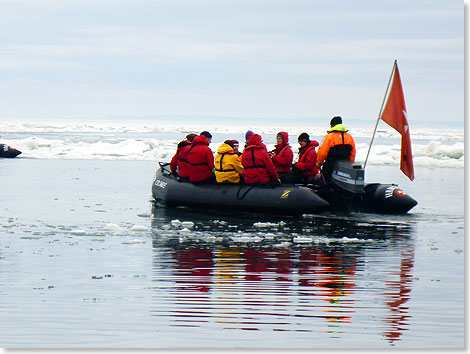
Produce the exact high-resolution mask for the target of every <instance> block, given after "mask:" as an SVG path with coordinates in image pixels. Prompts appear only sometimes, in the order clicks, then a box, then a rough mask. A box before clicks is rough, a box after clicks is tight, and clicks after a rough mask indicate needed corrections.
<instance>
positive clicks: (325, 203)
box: [152, 161, 418, 215]
mask: <svg viewBox="0 0 470 354" xmlns="http://www.w3.org/2000/svg"><path fill="white" fill-rule="evenodd" d="M152 197H153V200H154V202H155V203H156V204H158V205H163V206H165V207H188V208H195V209H198V210H208V211H209V210H212V211H213V210H216V211H217V210H221V211H230V212H237V211H241V212H252V213H269V214H282V215H302V214H316V213H321V212H324V211H341V212H344V211H345V212H368V213H384V214H403V213H407V212H408V211H409V210H410V209H412V208H413V207H414V206H416V205H417V204H418V203H417V201H416V200H415V199H413V198H412V197H411V196H409V195H408V194H406V193H405V192H404V191H403V190H401V189H399V188H398V186H396V185H394V184H380V183H370V184H364V169H363V168H362V167H361V166H360V165H354V164H351V163H350V162H348V161H338V162H337V163H336V165H335V168H334V170H333V174H332V182H331V183H328V184H324V185H313V184H309V185H297V184H294V185H292V184H285V185H284V184H282V185H280V186H276V187H268V186H261V185H249V184H228V183H227V184H225V183H218V184H193V183H191V182H186V181H179V179H178V177H177V176H174V175H173V174H171V171H170V169H169V164H168V163H160V168H159V169H158V170H157V171H156V173H155V178H154V181H153V184H152Z"/></svg>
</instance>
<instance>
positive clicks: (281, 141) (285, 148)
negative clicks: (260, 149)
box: [270, 132, 294, 182]
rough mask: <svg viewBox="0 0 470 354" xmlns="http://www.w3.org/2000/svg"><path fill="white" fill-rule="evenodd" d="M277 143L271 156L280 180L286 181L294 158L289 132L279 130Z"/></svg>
mask: <svg viewBox="0 0 470 354" xmlns="http://www.w3.org/2000/svg"><path fill="white" fill-rule="evenodd" d="M276 143H277V144H276V145H275V146H274V148H275V149H274V151H272V152H271V153H270V156H271V159H272V160H273V163H274V166H275V167H276V171H277V173H278V175H279V178H280V180H281V181H283V182H284V181H285V180H286V177H287V176H288V175H289V173H290V171H291V168H292V160H293V159H294V153H293V152H292V149H291V147H290V145H289V134H287V132H279V133H278V134H277V136H276Z"/></svg>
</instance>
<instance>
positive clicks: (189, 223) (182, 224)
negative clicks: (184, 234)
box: [181, 221, 194, 227]
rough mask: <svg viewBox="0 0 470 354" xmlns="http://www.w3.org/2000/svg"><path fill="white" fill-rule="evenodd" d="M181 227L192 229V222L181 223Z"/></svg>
mask: <svg viewBox="0 0 470 354" xmlns="http://www.w3.org/2000/svg"><path fill="white" fill-rule="evenodd" d="M181 226H183V227H193V226H194V223H193V222H192V221H183V222H182V223H181Z"/></svg>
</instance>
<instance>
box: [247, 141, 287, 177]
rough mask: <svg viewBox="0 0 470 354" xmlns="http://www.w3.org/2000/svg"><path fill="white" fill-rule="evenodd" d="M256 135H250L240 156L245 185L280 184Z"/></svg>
mask: <svg viewBox="0 0 470 354" xmlns="http://www.w3.org/2000/svg"><path fill="white" fill-rule="evenodd" d="M262 141H263V140H262V138H261V136H260V135H258V134H254V133H253V134H251V136H250V138H249V139H248V146H247V147H246V148H245V150H244V151H243V154H242V163H243V167H244V168H245V171H244V172H243V176H244V178H245V183H249V184H272V185H276V184H280V183H281V181H280V179H279V176H278V174H277V171H276V167H275V166H274V164H273V161H272V160H271V157H270V156H269V154H268V151H267V150H266V146H265V145H264V144H263V142H262Z"/></svg>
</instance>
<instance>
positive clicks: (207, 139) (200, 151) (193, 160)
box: [186, 131, 215, 183]
mask: <svg viewBox="0 0 470 354" xmlns="http://www.w3.org/2000/svg"><path fill="white" fill-rule="evenodd" d="M211 141H212V135H211V134H210V133H209V132H207V131H203V132H202V133H201V134H200V135H198V136H196V137H195V138H194V139H193V143H192V145H191V148H190V149H189V150H188V155H187V158H186V160H187V162H188V165H189V166H188V167H189V180H190V181H191V182H193V183H215V176H214V174H213V173H212V171H213V170H214V167H215V165H214V154H213V152H212V150H211V149H210V148H209V144H210V143H211Z"/></svg>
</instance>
